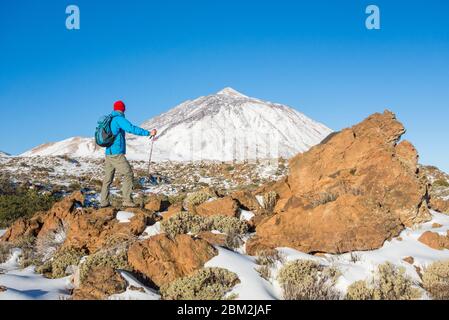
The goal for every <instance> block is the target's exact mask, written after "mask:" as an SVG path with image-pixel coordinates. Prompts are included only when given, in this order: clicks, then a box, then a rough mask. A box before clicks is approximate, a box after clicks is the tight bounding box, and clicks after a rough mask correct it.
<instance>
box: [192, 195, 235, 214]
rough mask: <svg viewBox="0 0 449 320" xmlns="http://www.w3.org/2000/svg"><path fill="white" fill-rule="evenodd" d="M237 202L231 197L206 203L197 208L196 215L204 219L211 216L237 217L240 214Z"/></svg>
mask: <svg viewBox="0 0 449 320" xmlns="http://www.w3.org/2000/svg"><path fill="white" fill-rule="evenodd" d="M239 211H240V209H239V205H238V203H237V201H235V200H233V199H232V198H231V197H224V198H219V199H216V200H212V201H206V202H204V203H202V204H200V205H199V206H197V207H196V213H197V214H198V215H200V216H203V217H210V216H229V217H235V216H237V214H238V213H239Z"/></svg>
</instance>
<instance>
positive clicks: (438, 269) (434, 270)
mask: <svg viewBox="0 0 449 320" xmlns="http://www.w3.org/2000/svg"><path fill="white" fill-rule="evenodd" d="M422 284H423V287H424V289H426V290H427V291H428V292H429V293H430V296H431V297H432V298H433V299H436V300H449V260H448V261H438V262H434V263H433V264H431V265H430V266H429V267H427V268H426V269H425V270H424V273H423V276H422Z"/></svg>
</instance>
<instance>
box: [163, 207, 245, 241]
mask: <svg viewBox="0 0 449 320" xmlns="http://www.w3.org/2000/svg"><path fill="white" fill-rule="evenodd" d="M161 226H162V229H163V230H164V231H165V233H167V234H168V235H169V236H170V237H172V238H174V237H176V236H177V235H179V234H187V233H193V234H197V233H200V232H201V231H212V230H217V231H220V232H222V233H226V234H228V235H242V234H245V233H246V232H247V231H248V225H247V224H246V222H244V221H240V220H239V219H237V218H235V217H227V216H212V217H202V216H199V215H194V214H191V213H188V212H181V213H178V214H176V215H174V216H173V217H171V218H170V219H168V220H165V221H163V222H162V224H161Z"/></svg>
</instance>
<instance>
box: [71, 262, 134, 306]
mask: <svg viewBox="0 0 449 320" xmlns="http://www.w3.org/2000/svg"><path fill="white" fill-rule="evenodd" d="M127 286H128V283H127V282H126V280H125V279H124V278H123V277H122V276H121V275H120V274H119V273H118V272H117V271H115V270H114V269H113V268H110V267H95V268H92V270H91V271H90V272H89V274H88V275H87V278H86V279H85V280H84V281H83V282H82V284H81V286H80V287H79V288H76V289H75V290H74V291H73V294H72V299H73V300H104V299H107V298H108V297H109V296H111V295H113V294H118V293H122V292H125V291H126V288H127Z"/></svg>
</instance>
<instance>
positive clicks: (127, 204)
mask: <svg viewBox="0 0 449 320" xmlns="http://www.w3.org/2000/svg"><path fill="white" fill-rule="evenodd" d="M123 207H125V208H137V204H135V203H134V202H129V201H127V202H123Z"/></svg>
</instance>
